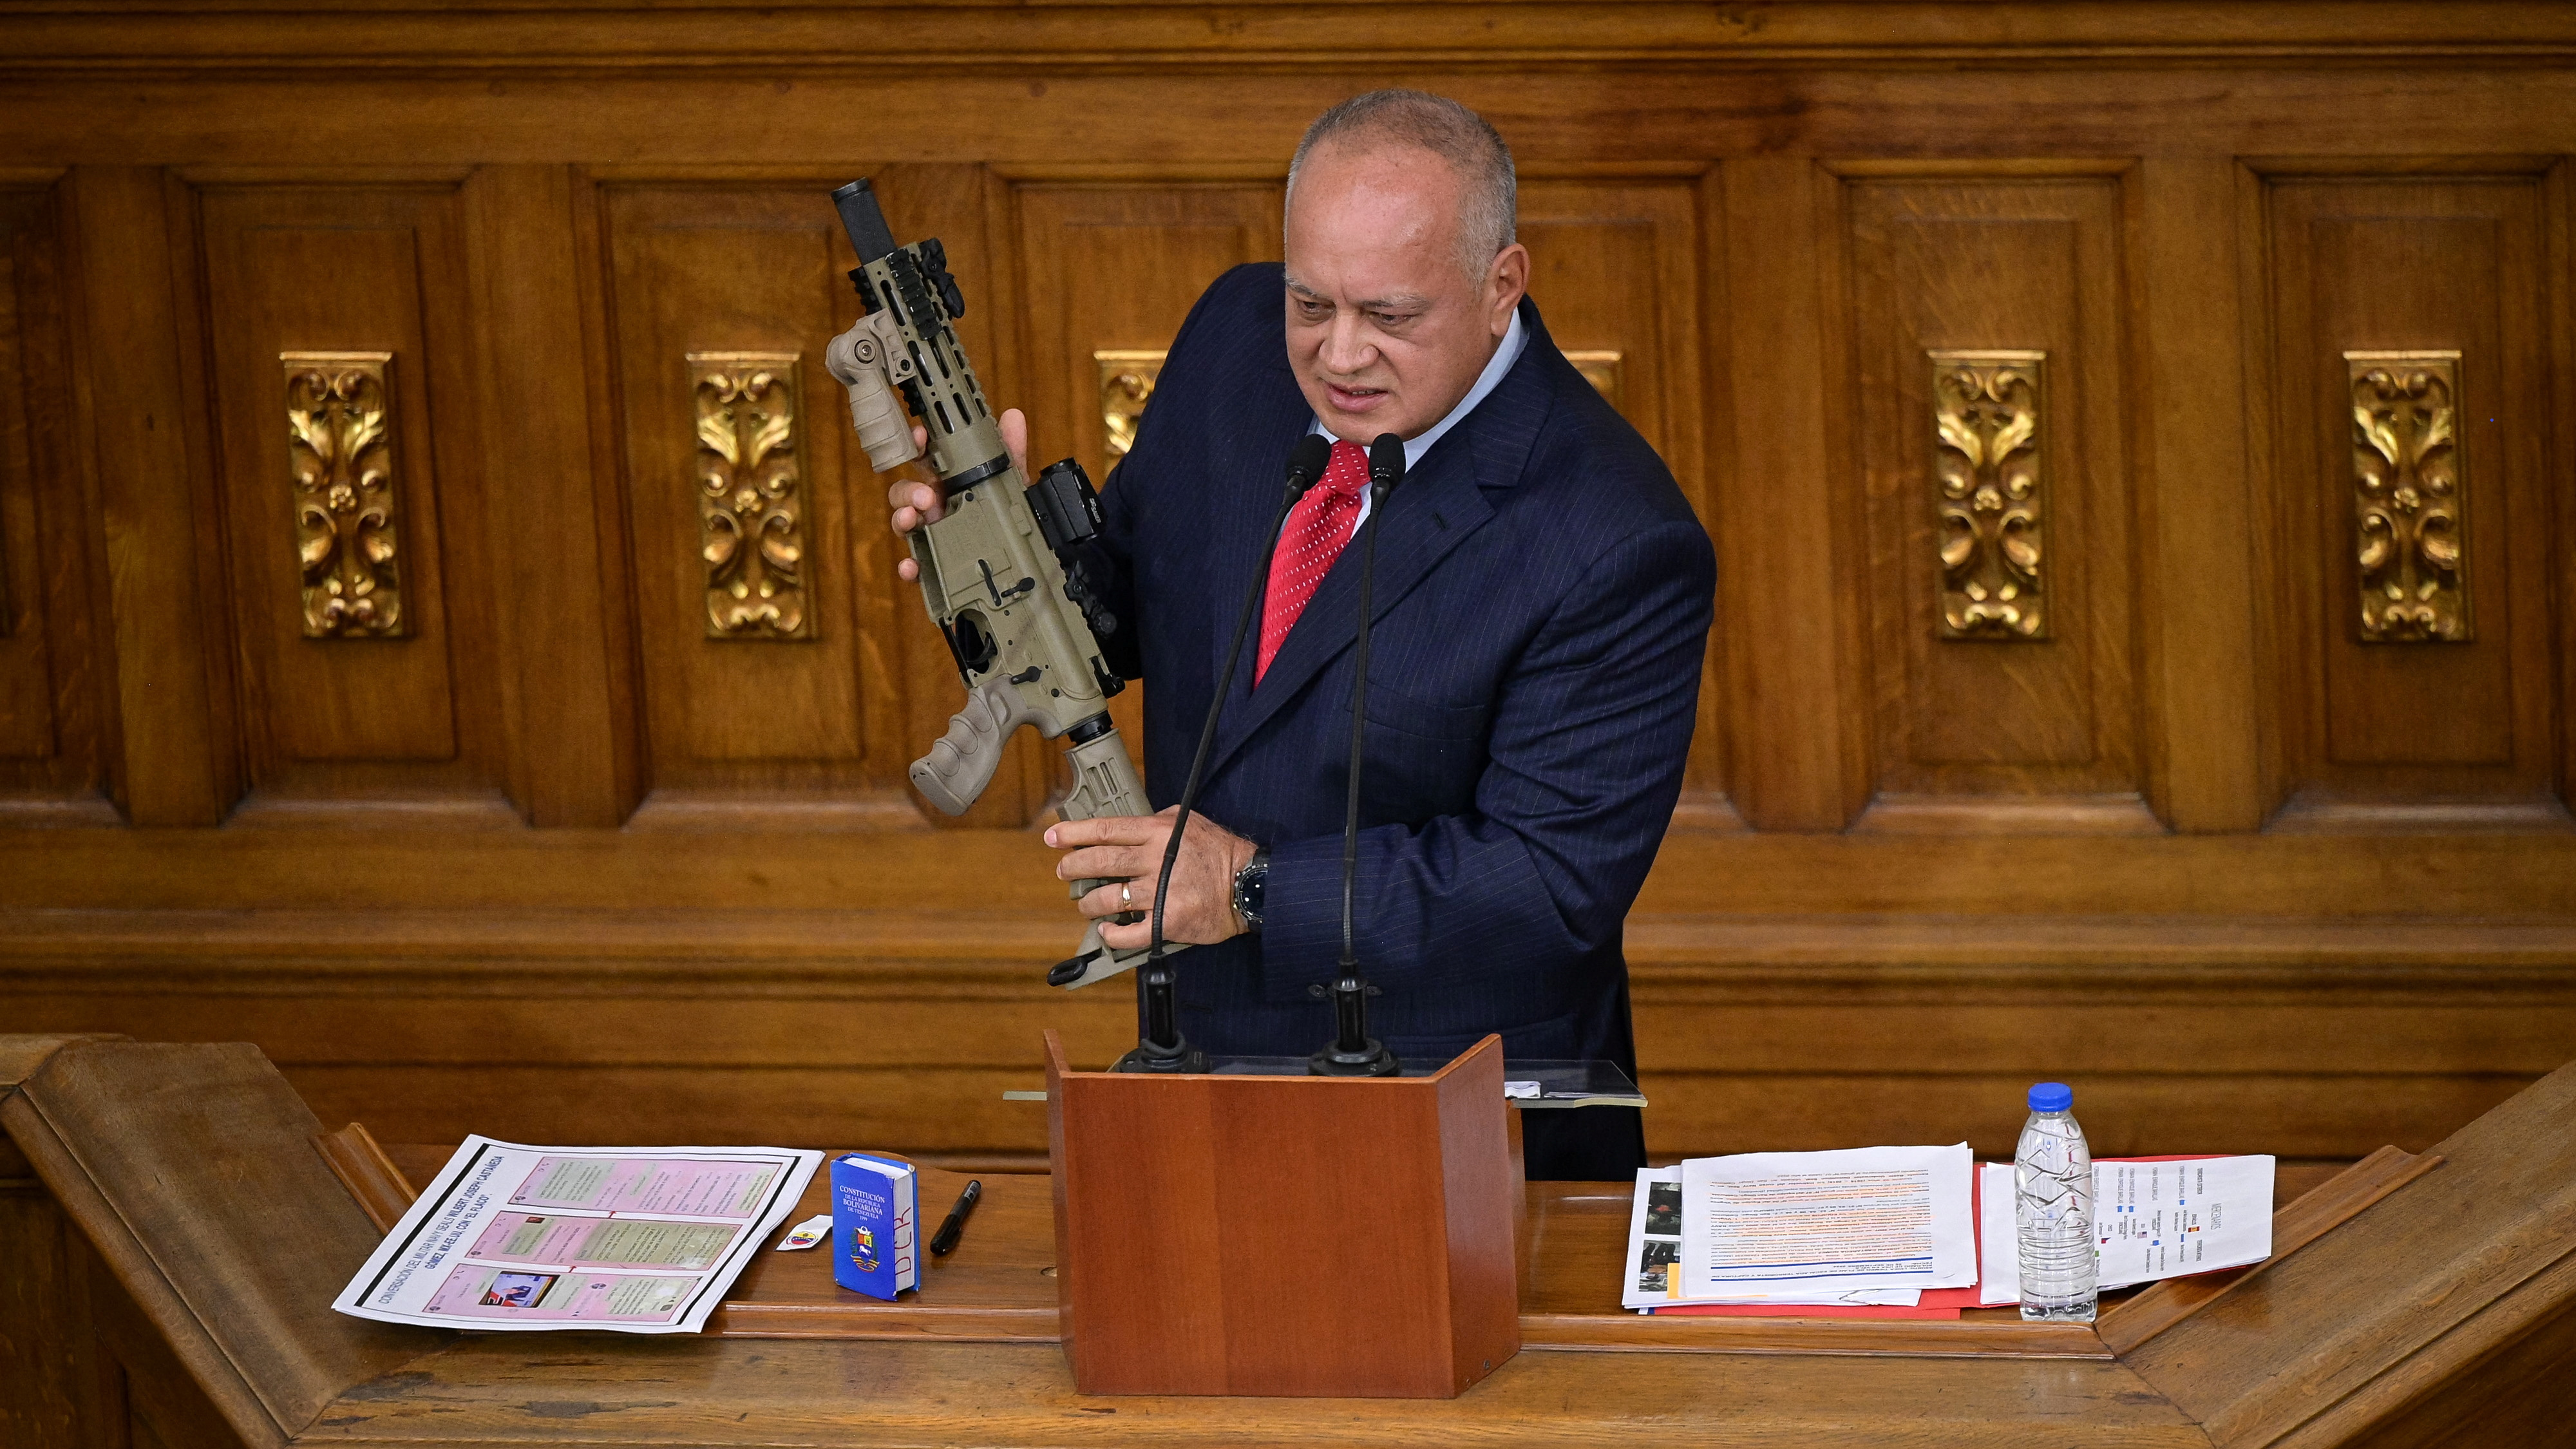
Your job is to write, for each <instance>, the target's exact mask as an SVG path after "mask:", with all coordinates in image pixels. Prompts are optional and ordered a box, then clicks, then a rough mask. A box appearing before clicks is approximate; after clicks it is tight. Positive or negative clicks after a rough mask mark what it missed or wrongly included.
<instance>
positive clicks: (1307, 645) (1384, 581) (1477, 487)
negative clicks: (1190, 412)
mask: <svg viewBox="0 0 2576 1449" xmlns="http://www.w3.org/2000/svg"><path fill="white" fill-rule="evenodd" d="M1521 308H1522V312H1521V320H1522V324H1523V325H1524V326H1525V327H1526V328H1527V329H1528V330H1529V344H1528V346H1527V347H1526V348H1525V349H1524V350H1523V351H1522V353H1521V358H1520V361H1518V362H1517V363H1515V364H1513V366H1512V369H1511V371H1510V372H1509V373H1507V374H1505V375H1504V378H1503V381H1502V383H1501V385H1499V386H1497V387H1496V388H1495V389H1494V391H1493V392H1492V393H1491V394H1489V395H1488V396H1487V397H1486V398H1485V400H1484V401H1483V402H1481V403H1479V404H1477V406H1476V410H1475V411H1474V412H1471V413H1469V414H1468V415H1467V416H1466V417H1464V418H1461V419H1460V420H1459V422H1458V425H1457V426H1456V427H1455V428H1453V429H1452V430H1451V431H1450V432H1449V434H1448V435H1447V436H1446V437H1443V438H1442V439H1441V440H1440V441H1439V443H1437V444H1435V445H1434V446H1433V447H1432V449H1431V452H1430V453H1429V454H1428V455H1426V456H1425V457H1424V458H1423V460H1422V466H1421V468H1420V469H1419V470H1418V471H1415V472H1413V473H1411V474H1409V475H1408V476H1407V477H1406V479H1405V481H1404V482H1403V483H1402V484H1401V485H1399V486H1398V487H1397V488H1396V490H1395V492H1394V493H1393V494H1392V495H1391V496H1390V497H1389V498H1388V499H1387V504H1386V508H1385V510H1384V511H1383V513H1373V514H1372V515H1371V517H1370V519H1369V522H1368V525H1367V526H1368V527H1369V528H1373V529H1379V530H1381V531H1380V532H1379V534H1378V539H1377V578H1376V582H1375V585H1374V587H1373V590H1372V593H1373V597H1372V598H1371V600H1370V605H1371V608H1370V614H1371V621H1372V624H1374V623H1375V622H1376V621H1378V620H1383V619H1384V618H1385V617H1386V616H1387V613H1388V612H1389V611H1390V610H1392V609H1393V608H1394V607H1395V606H1396V605H1397V604H1399V603H1401V602H1403V600H1404V597H1405V595H1407V594H1409V593H1411V592H1412V591H1413V589H1414V587H1415V586H1416V585H1418V584H1420V583H1421V582H1422V580H1423V579H1424V578H1425V577H1426V576H1428V575H1429V574H1430V572H1431V571H1432V570H1433V569H1434V568H1436V567H1438V566H1439V563H1440V561H1441V560H1442V559H1443V558H1446V557H1447V556H1448V555H1449V553H1450V551H1451V550H1453V549H1455V548H1457V546H1458V545H1459V544H1461V543H1464V542H1465V541H1466V540H1467V537H1468V536H1469V535H1470V534H1472V533H1474V532H1475V531H1476V530H1477V529H1479V528H1482V527H1483V526H1484V525H1485V523H1486V522H1487V521H1488V520H1490V519H1491V518H1492V517H1493V516H1494V510H1493V506H1492V505H1491V504H1490V503H1489V502H1487V500H1486V494H1487V493H1488V492H1494V491H1499V490H1502V489H1506V488H1509V487H1511V486H1512V485H1513V483H1515V482H1516V481H1518V479H1519V478H1520V475H1521V469H1522V467H1523V466H1524V465H1525V464H1526V463H1527V461H1528V458H1529V451H1530V448H1531V446H1532V445H1533V444H1534V443H1535V442H1536V441H1537V438H1538V431H1539V428H1540V426H1541V425H1542V424H1544V423H1545V421H1546V417H1547V409H1548V400H1549V399H1548V376H1547V365H1548V363H1549V362H1551V361H1554V362H1556V364H1557V365H1559V366H1562V365H1563V363H1562V360H1561V359H1559V358H1558V357H1557V352H1556V346H1555V344H1554V343H1552V342H1550V341H1549V340H1548V337H1547V332H1546V329H1544V328H1543V327H1541V326H1540V325H1539V321H1538V308H1537V307H1536V306H1535V305H1534V304H1532V303H1530V302H1528V301H1527V300H1524V301H1523V302H1522V303H1521ZM1294 381H1295V379H1294V378H1293V377H1291V379H1290V382H1291V384H1292V385H1293V383H1294ZM1298 407H1299V410H1300V412H1299V419H1298V422H1299V431H1302V430H1303V427H1304V424H1305V423H1306V422H1307V421H1308V420H1309V419H1310V418H1311V416H1312V414H1310V413H1306V412H1304V410H1303V409H1304V402H1303V399H1302V397H1301V398H1300V399H1299V403H1298ZM1286 441H1287V442H1289V443H1292V444H1293V442H1294V441H1295V437H1294V434H1291V435H1290V436H1289V438H1288V439H1287V440H1286ZM1281 456H1282V457H1283V459H1284V457H1285V453H1284V450H1283V452H1282V455H1281ZM1283 466H1284V463H1283ZM1269 502H1270V503H1271V505H1272V506H1274V507H1275V506H1276V504H1277V499H1276V498H1275V497H1274V498H1272V499H1270V500H1269ZM1268 521H1269V519H1268V515H1267V514H1266V513H1265V514H1264V515H1263V517H1262V520H1261V522H1260V523H1256V524H1254V525H1253V526H1252V529H1253V532H1254V533H1255V534H1256V535H1257V534H1258V533H1259V530H1260V528H1261V527H1262V525H1263V524H1266V523H1267V522H1268ZM1365 542H1366V540H1365V539H1364V538H1359V537H1354V538H1353V539H1352V540H1351V542H1350V545H1349V546H1348V547H1346V548H1344V549H1343V550H1342V556H1341V557H1340V558H1338V559H1336V560H1334V562H1333V567H1332V571H1331V572H1330V573H1328V574H1326V575H1325V576H1324V582H1323V584H1322V586H1321V587H1319V588H1317V589H1316V590H1315V596H1314V597H1313V598H1312V599H1310V600H1308V601H1307V604H1306V611H1305V612H1304V613H1303V614H1301V615H1299V616H1298V618H1297V624H1296V627H1295V628H1293V629H1291V630H1289V631H1288V640H1287V642H1286V643H1285V644H1283V645H1281V646H1280V650H1279V656H1278V657H1277V658H1276V659H1274V660H1272V661H1271V664H1270V672H1269V673H1268V674H1267V675H1266V676H1264V677H1263V678H1262V680H1261V682H1260V686H1259V688H1257V689H1255V688H1252V687H1251V683H1250V681H1251V675H1252V670H1251V668H1250V666H1249V662H1248V661H1247V664H1246V666H1245V667H1244V669H1243V671H1242V674H1241V676H1240V677H1239V678H1238V679H1237V681H1236V683H1235V687H1234V689H1233V691H1232V692H1231V693H1230V694H1229V696H1228V698H1227V701H1226V707H1225V716H1224V721H1223V723H1222V724H1221V725H1220V726H1219V727H1218V730H1217V750H1216V755H1215V758H1214V759H1213V760H1212V761H1211V762H1210V766H1209V772H1210V777H1211V778H1213V777H1214V774H1215V772H1216V771H1217V770H1219V769H1222V768H1223V767H1224V766H1225V764H1226V763H1227V761H1229V760H1230V759H1232V758H1233V756H1234V754H1235V752H1236V751H1237V750H1239V749H1241V748H1242V746H1243V744H1244V742H1245V741H1247V740H1249V739H1250V738H1251V737H1252V736H1253V734H1254V733H1255V732H1256V731H1258V730H1259V729H1260V728H1261V726H1262V725H1263V724H1264V723H1266V722H1267V721H1269V720H1270V719H1271V718H1272V717H1273V716H1275V715H1277V714H1278V713H1279V711H1280V710H1282V709H1284V708H1286V707H1287V705H1288V704H1289V702H1290V701H1292V700H1293V699H1295V698H1296V697H1297V696H1298V695H1300V694H1302V693H1304V692H1305V690H1306V689H1307V688H1308V686H1310V685H1311V684H1313V682H1314V680H1315V678H1316V676H1317V675H1319V674H1321V673H1322V672H1323V670H1324V669H1325V667H1326V666H1328V665H1330V664H1331V663H1332V662H1333V661H1334V660H1336V659H1338V658H1340V657H1341V656H1342V654H1343V652H1344V651H1346V650H1348V649H1349V648H1351V646H1352V645H1353V644H1354V643H1356V642H1357V641H1358V637H1359V595H1360V582H1359V575H1360V549H1361V546H1362V545H1363V544H1364V543H1365ZM1259 549H1260V540H1259V539H1258V538H1257V537H1256V538H1255V541H1254V543H1253V545H1252V548H1251V550H1250V551H1249V552H1248V553H1247V555H1246V557H1245V558H1244V560H1243V564H1242V567H1243V569H1244V570H1246V571H1248V570H1250V569H1251V567H1252V566H1253V565H1254V564H1255V563H1257V562H1258V561H1259ZM1232 622H1233V621H1232V619H1231V618H1229V619H1228V620H1227V623H1228V624H1231V623H1232ZM1223 646H1224V641H1223V640H1219V641H1218V647H1219V648H1220V650H1221V649H1222V648H1223ZM1220 662H1222V660H1221V659H1220Z"/></svg>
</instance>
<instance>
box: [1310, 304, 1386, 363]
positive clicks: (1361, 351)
mask: <svg viewBox="0 0 2576 1449" xmlns="http://www.w3.org/2000/svg"><path fill="white" fill-rule="evenodd" d="M1367 331H1368V329H1366V328H1365V327H1363V326H1361V325H1360V321H1359V319H1358V318H1356V317H1353V316H1352V315H1350V314H1349V313H1348V312H1344V313H1343V314H1341V315H1340V316H1338V317H1335V318H1334V319H1333V325H1332V326H1331V327H1330V328H1328V329H1326V330H1325V333H1324V346H1323V351H1322V359H1323V363H1324V370H1325V371H1326V372H1333V373H1339V374H1341V375H1342V376H1345V377H1348V376H1350V375H1351V374H1353V373H1356V372H1358V371H1360V370H1361V369H1362V368H1364V367H1367V366H1368V365H1369V364H1370V363H1372V362H1375V361H1377V347H1376V345H1375V344H1373V343H1371V342H1370V341H1369V339H1368V336H1367Z"/></svg>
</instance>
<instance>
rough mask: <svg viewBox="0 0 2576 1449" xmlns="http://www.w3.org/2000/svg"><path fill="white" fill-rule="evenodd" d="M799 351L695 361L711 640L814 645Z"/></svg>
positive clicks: (701, 537)
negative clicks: (799, 424) (800, 457)
mask: <svg viewBox="0 0 2576 1449" xmlns="http://www.w3.org/2000/svg"><path fill="white" fill-rule="evenodd" d="M797 357H798V354H796V353H793V352H692V353H690V354H689V355H688V359H689V393H690V396H691V398H692V399H693V400H694V401H693V404H692V405H693V406H694V407H695V408H696V410H697V438H698V453H697V466H698V550H699V554H700V557H701V558H702V559H703V561H704V562H705V565H706V589H707V637H708V638H710V639H733V640H758V639H811V638H813V637H814V621H813V615H812V613H811V612H810V611H809V610H808V609H807V608H806V607H805V519H804V514H805V500H804V489H803V484H802V481H801V479H800V477H799V475H798V472H797V454H796V441H797V440H796V399H797V387H796V366H797Z"/></svg>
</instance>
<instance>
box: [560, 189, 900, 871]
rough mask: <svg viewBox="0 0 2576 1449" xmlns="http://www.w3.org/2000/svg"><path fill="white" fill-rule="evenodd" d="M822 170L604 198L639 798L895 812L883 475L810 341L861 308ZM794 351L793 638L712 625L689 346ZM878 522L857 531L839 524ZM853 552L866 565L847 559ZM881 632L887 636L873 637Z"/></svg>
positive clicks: (650, 804)
mask: <svg viewBox="0 0 2576 1449" xmlns="http://www.w3.org/2000/svg"><path fill="white" fill-rule="evenodd" d="M830 186H831V183H826V182H822V181H820V180H819V179H818V180H816V181H815V182H811V183H807V184H803V185H790V184H777V185H765V186H756V187H715V186H662V187H655V186H644V185H621V186H617V187H614V188H612V189H611V190H610V191H609V193H608V195H607V197H606V217H607V232H608V248H609V254H610V257H611V259H612V272H611V275H612V278H613V287H612V291H611V299H610V300H611V307H612V315H613V317H614V346H615V348H616V356H617V364H618V369H617V370H618V377H619V380H620V383H621V390H620V398H619V401H620V407H621V412H622V414H623V418H624V422H625V428H624V437H623V441H624V443H625V476H626V481H627V500H626V502H627V514H628V517H629V519H630V520H631V527H632V530H633V532H632V544H633V550H634V552H633V571H634V578H635V585H636V601H635V602H636V619H637V637H638V640H639V642H640V645H641V652H642V659H643V673H642V679H643V686H644V688H643V694H644V714H645V719H646V721H647V724H648V730H647V740H648V747H647V758H648V760H649V768H650V772H651V773H650V780H651V791H652V793H651V794H650V795H649V796H648V797H647V800H646V807H645V808H646V809H647V810H648V811H651V810H654V809H656V808H657V807H663V806H668V805H671V804H674V803H675V802H678V801H682V800H687V799H690V798H692V797H696V798H699V799H704V798H705V797H707V796H710V795H715V796H733V797H740V798H746V799H756V798H759V797H764V796H765V797H769V798H770V799H771V800H772V801H774V802H776V803H788V802H798V803H805V804H809V805H839V806H841V807H843V808H844V809H849V810H857V811H860V812H864V813H870V814H880V815H882V816H883V817H885V818H886V819H887V820H888V821H889V822H890V823H899V822H901V821H902V820H904V819H905V818H907V817H909V816H911V815H912V814H913V809H912V806H911V804H910V802H909V801H907V800H906V799H905V798H904V796H903V793H902V785H901V782H902V779H903V773H902V767H903V763H904V761H905V760H908V759H909V758H910V757H909V756H908V755H905V756H903V757H902V758H901V759H898V758H897V756H898V755H899V754H900V753H901V751H902V749H903V746H904V744H905V742H904V741H903V740H901V739H900V738H898V737H897V726H898V722H899V720H900V718H901V715H900V712H899V708H898V706H899V701H900V685H899V683H898V679H897V677H896V675H895V674H894V672H892V671H889V670H887V669H886V668H885V667H884V666H885V664H886V662H887V660H886V653H885V651H882V650H876V651H872V650H869V649H867V648H865V647H864V646H863V644H862V639H863V637H865V636H871V635H873V636H877V637H880V638H887V642H889V643H897V644H899V643H900V642H901V641H902V640H904V639H908V638H909V637H910V636H909V634H908V633H903V634H898V633H897V631H896V630H894V629H893V628H891V627H890V626H892V625H893V624H894V617H893V611H892V608H891V605H892V604H893V603H894V602H895V600H894V598H893V597H892V590H891V589H890V588H889V587H888V574H889V564H890V561H889V560H888V558H887V557H886V556H887V554H888V553H889V552H890V550H889V548H888V544H889V542H890V540H889V539H888V538H887V537H886V535H885V532H884V528H883V525H882V524H881V523H879V522H878V521H877V520H879V519H881V518H882V517H883V514H884V505H883V503H882V501H881V500H882V496H883V489H882V486H881V485H879V484H878V483H877V482H876V481H875V477H874V475H873V474H872V473H870V472H869V471H868V468H867V462H866V457H865V455H864V454H861V453H859V452H858V451H857V449H856V446H855V443H854V441H853V440H852V439H851V436H850V429H849V421H848V418H849V412H848V408H847V406H846V405H845V404H844V403H843V402H842V401H841V396H842V394H841V388H840V385H839V384H838V383H835V382H834V381H833V380H832V377H831V374H830V373H828V372H826V371H825V370H824V368H823V347H824V344H825V343H827V342H829V341H830V340H831V338H832V335H833V334H834V333H835V332H837V331H839V330H840V328H841V327H843V326H845V325H847V318H848V317H849V316H854V315H856V306H855V303H854V302H853V301H852V300H850V298H849V287H848V284H847V283H846V282H845V281H844V280H843V278H842V273H843V272H844V271H846V270H847V269H848V268H849V267H850V266H851V265H853V264H854V259H853V258H852V257H850V256H849V254H848V253H849V246H848V243H847V242H846V241H845V240H843V238H842V237H841V234H840V225H839V221H838V219H837V217H836V216H835V215H834V213H833V211H832V208H831V206H830V203H829V200H828V196H827V193H828V192H829V190H830ZM735 352H752V353H768V354H773V355H780V356H787V357H792V358H794V359H795V361H794V363H793V370H794V371H793V375H794V378H795V388H796V395H795V397H794V409H795V412H794V429H795V431H794V434H793V438H792V442H791V443H790V444H788V445H787V446H786V447H785V448H783V449H782V450H781V451H782V452H783V453H785V454H786V455H787V456H788V459H789V463H790V465H791V466H792V467H793V468H794V469H795V470H796V473H797V476H798V480H799V481H798V483H797V488H798V491H799V493H800V494H801V500H802V518H801V523H800V533H799V535H798V536H797V544H798V546H799V547H800V548H801V551H802V554H803V559H802V563H801V567H800V575H801V578H802V583H803V587H802V594H803V602H802V613H803V625H802V628H803V637H794V638H774V639H764V638H760V637H758V636H757V635H756V634H753V633H750V632H748V631H746V632H745V634H743V635H742V636H738V637H732V638H721V639H719V638H711V637H709V623H708V610H709V604H708V594H707V583H708V566H707V561H706V559H705V557H704V556H703V553H702V545H701V541H700V525H699V493H700V484H701V480H702V478H703V477H704V476H705V473H706V470H707V467H708V466H709V464H708V459H707V458H706V457H705V455H704V454H703V452H702V449H701V446H700V440H699V425H698V419H699V414H700V404H699V401H698V399H697V398H696V397H695V396H694V395H693V389H692V376H691V368H690V363H689V359H690V357H691V355H692V354H708V353H715V354H722V353H735ZM861 520H865V521H866V522H867V523H869V524H872V525H874V526H873V527H871V528H870V529H869V531H868V533H866V534H865V535H863V536H862V535H857V534H856V533H855V531H854V527H855V525H856V524H858V523H859V522H860V521H861ZM863 559H864V560H865V561H866V562H867V563H868V564H869V565H871V566H870V567H868V568H867V569H866V570H865V572H864V573H862V572H861V570H860V569H859V568H857V567H855V566H854V565H856V564H858V563H859V562H860V561H861V560H863ZM888 636H893V637H888Z"/></svg>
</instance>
